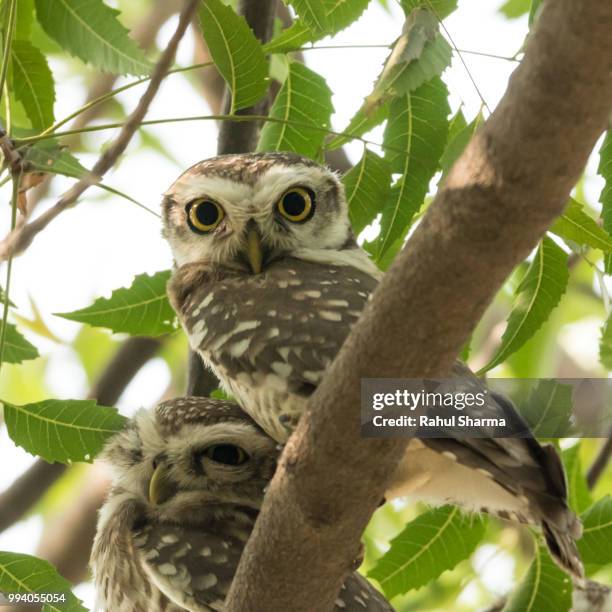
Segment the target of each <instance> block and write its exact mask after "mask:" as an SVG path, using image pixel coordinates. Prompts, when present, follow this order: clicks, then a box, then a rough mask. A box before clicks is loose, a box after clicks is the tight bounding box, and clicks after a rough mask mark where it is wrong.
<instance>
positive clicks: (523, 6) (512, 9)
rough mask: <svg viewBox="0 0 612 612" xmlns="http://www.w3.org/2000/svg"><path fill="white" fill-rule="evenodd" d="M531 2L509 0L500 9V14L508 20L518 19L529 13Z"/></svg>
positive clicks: (527, 0) (529, 0)
mask: <svg viewBox="0 0 612 612" xmlns="http://www.w3.org/2000/svg"><path fill="white" fill-rule="evenodd" d="M530 6H531V0H507V2H505V3H504V4H502V6H500V7H499V12H500V13H503V15H505V16H506V17H507V18H508V19H518V18H519V17H522V16H523V15H524V14H525V13H528V12H529V8H530Z"/></svg>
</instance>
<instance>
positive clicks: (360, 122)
mask: <svg viewBox="0 0 612 612" xmlns="http://www.w3.org/2000/svg"><path fill="white" fill-rule="evenodd" d="M389 108H390V103H388V102H387V103H385V104H383V105H381V106H377V107H376V108H374V109H372V110H371V112H369V114H368V113H366V110H365V100H364V104H363V105H362V106H361V107H360V109H359V110H358V111H357V112H356V113H355V114H354V115H353V117H352V119H351V120H350V121H349V124H348V126H347V127H346V128H344V130H342V135H340V136H334V137H333V138H332V139H331V140H330V141H329V142H328V143H327V148H328V149H339V148H340V147H341V146H342V145H344V144H346V143H347V142H350V141H351V140H352V139H353V138H359V137H360V136H363V135H364V134H365V133H366V132H369V131H370V130H372V129H374V128H375V127H376V126H377V125H380V124H381V123H382V122H383V121H384V120H385V119H387V117H388V116H389Z"/></svg>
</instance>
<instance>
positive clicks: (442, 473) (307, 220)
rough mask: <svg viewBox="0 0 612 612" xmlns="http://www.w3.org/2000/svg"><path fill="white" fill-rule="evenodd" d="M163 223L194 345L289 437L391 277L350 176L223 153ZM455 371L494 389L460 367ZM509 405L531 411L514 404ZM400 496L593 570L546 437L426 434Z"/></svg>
mask: <svg viewBox="0 0 612 612" xmlns="http://www.w3.org/2000/svg"><path fill="white" fill-rule="evenodd" d="M163 219H164V235H165V237H166V238H167V240H168V241H169V243H170V246H171V248H172V252H173V255H174V259H175V263H176V269H175V271H174V274H173V277H172V279H171V281H170V283H169V286H168V290H169V295H170V299H171V301H172V304H173V306H174V308H175V310H176V311H177V313H178V315H179V318H180V320H181V322H182V325H183V327H184V328H185V330H186V332H187V335H188V337H189V341H190V343H191V346H192V348H193V350H195V351H197V352H198V353H199V354H200V356H201V357H202V359H203V361H204V363H205V364H206V365H208V366H209V367H210V368H211V369H212V370H213V372H214V373H215V374H216V375H217V376H218V378H219V380H220V381H221V383H222V384H223V386H224V387H225V388H226V389H227V390H228V391H229V392H230V393H231V394H232V395H233V396H234V397H235V398H236V399H237V400H238V403H239V404H240V405H241V406H242V407H243V408H244V409H245V410H246V411H247V412H248V413H249V414H250V415H251V416H252V417H253V419H254V420H255V421H257V423H258V424H259V425H260V426H261V427H262V428H263V429H264V430H265V431H266V432H268V434H270V435H271V436H272V437H273V438H274V439H276V440H277V441H279V442H284V441H285V440H286V439H287V437H288V436H289V434H290V432H291V431H292V429H293V427H294V426H295V424H296V422H297V420H298V418H299V416H300V415H301V414H302V412H303V410H304V409H305V406H306V402H307V400H308V397H309V396H310V395H311V393H312V392H313V391H314V389H315V388H316V387H317V385H318V384H319V382H320V381H321V379H322V377H323V376H324V374H325V371H326V370H327V369H328V368H329V366H330V364H331V363H332V361H333V359H334V357H335V356H336V354H337V353H338V351H339V349H340V347H341V345H342V343H343V342H344V340H345V338H346V337H347V335H348V333H349V331H350V328H351V326H352V325H353V324H354V323H355V321H357V319H358V318H359V316H360V314H361V312H362V310H363V308H364V306H365V304H366V302H367V300H368V298H369V296H370V294H371V293H372V292H373V291H374V289H375V288H376V286H377V284H378V281H379V280H380V277H381V272H380V271H379V270H378V268H377V267H376V266H375V265H374V264H373V263H372V262H371V260H370V259H369V257H368V255H367V253H366V252H365V251H364V250H363V249H361V248H360V247H359V246H358V245H357V243H356V241H355V237H354V235H353V233H352V230H351V226H350V222H349V216H348V211H347V204H346V200H345V196H344V192H343V188H342V184H341V183H340V182H339V181H338V179H337V177H336V176H335V174H334V173H332V172H330V171H329V170H327V169H326V168H324V167H322V166H320V165H319V164H317V163H315V162H314V161H311V160H309V159H306V158H303V157H299V156H296V155H293V154H286V153H261V154H247V155H228V156H221V157H216V158H212V159H209V160H205V161H202V162H200V163H198V164H196V165H194V166H192V167H191V168H190V169H189V170H187V171H186V172H185V173H183V174H182V175H181V176H180V177H179V178H178V179H177V180H176V181H175V183H174V184H173V185H172V186H171V187H170V189H169V190H168V191H167V192H166V194H165V199H164V201H163ZM454 375H455V376H461V377H462V378H465V379H467V380H469V381H471V384H476V385H478V384H481V383H480V382H479V381H478V379H476V377H475V376H474V375H473V374H471V372H470V371H469V370H468V369H467V367H466V366H464V365H462V364H460V363H457V365H456V366H455V372H454ZM498 408H499V409H500V410H502V411H503V412H504V413H506V414H507V415H508V416H509V417H511V418H513V419H518V418H520V417H519V416H518V414H517V413H516V411H515V409H514V408H513V406H512V405H511V404H510V403H509V402H508V401H505V400H500V406H499V407H498ZM355 414H356V418H359V417H358V414H359V411H358V409H357V407H356V412H355ZM399 495H402V496H403V495H409V496H411V497H413V498H415V499H420V500H423V501H427V502H429V503H433V504H445V503H449V502H450V503H455V504H459V505H461V506H463V507H465V508H467V509H470V510H476V511H479V510H486V511H489V512H492V513H496V514H498V515H501V516H503V517H506V518H510V519H512V520H517V521H520V522H529V523H535V524H538V525H541V526H542V529H543V533H544V536H545V538H546V541H547V542H548V545H549V547H550V550H551V552H552V554H553V556H554V557H555V558H556V559H557V561H558V562H559V563H560V564H561V565H562V566H563V567H565V568H566V569H568V570H570V571H571V572H572V573H574V574H580V573H581V564H580V561H579V559H578V553H577V550H576V546H575V543H574V538H575V537H578V536H579V535H580V524H579V522H578V520H577V519H576V517H575V516H574V514H573V513H572V512H571V511H570V510H569V509H568V505H567V489H566V482H565V475H564V472H563V468H562V465H561V462H560V460H559V457H558V455H557V454H556V452H555V450H554V449H553V448H552V447H550V446H541V445H540V444H539V443H538V442H537V441H536V440H535V439H534V438H533V437H528V438H524V439H516V438H514V439H511V438H499V439H483V438H480V439H461V440H459V439H449V438H447V439H441V438H439V439H422V440H418V439H413V440H412V441H411V442H410V443H409V445H408V449H407V452H406V455H405V458H404V460H403V461H402V463H401V465H400V466H399V467H398V470H397V472H396V475H395V478H394V482H393V483H392V486H391V488H390V490H389V491H388V492H387V497H388V498H389V497H394V496H399Z"/></svg>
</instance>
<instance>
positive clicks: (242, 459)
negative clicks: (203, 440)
mask: <svg viewBox="0 0 612 612" xmlns="http://www.w3.org/2000/svg"><path fill="white" fill-rule="evenodd" d="M202 455H203V456H204V457H206V458H208V459H210V460H211V461H214V462H215V463H221V464H223V465H242V464H243V463H246V462H247V461H248V460H249V455H248V454H247V452H246V451H245V450H244V449H242V448H240V447H239V446H236V445H234V444H213V445H211V446H209V447H207V448H205V449H204V451H203V453H202Z"/></svg>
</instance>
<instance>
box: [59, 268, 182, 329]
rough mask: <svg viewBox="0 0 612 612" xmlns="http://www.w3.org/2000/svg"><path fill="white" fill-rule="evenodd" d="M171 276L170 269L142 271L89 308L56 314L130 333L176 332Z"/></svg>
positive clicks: (72, 319)
mask: <svg viewBox="0 0 612 612" xmlns="http://www.w3.org/2000/svg"><path fill="white" fill-rule="evenodd" d="M169 278H170V271H169V270H164V271H163V272H157V273H156V274H153V275H152V276H149V275H148V274H140V275H138V276H136V277H135V278H134V281H133V282H132V284H131V285H130V286H129V287H122V288H121V289H116V290H115V291H113V293H112V295H111V297H110V298H98V299H97V300H96V301H95V302H94V303H93V304H92V305H91V306H88V307H87V308H83V309H81V310H75V311H74V312H66V313H61V314H57V316H58V317H63V318H64V319H69V320H70V321H78V322H79V323H87V324H88V325H93V326H94V327H106V328H108V329H110V330H112V331H113V332H115V333H126V334H130V335H131V336H160V335H162V334H167V333H170V332H173V331H174V330H176V328H177V324H176V315H175V313H174V311H173V310H172V306H170V302H169V301H168V297H167V295H166V283H167V282H168V279H169Z"/></svg>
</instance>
